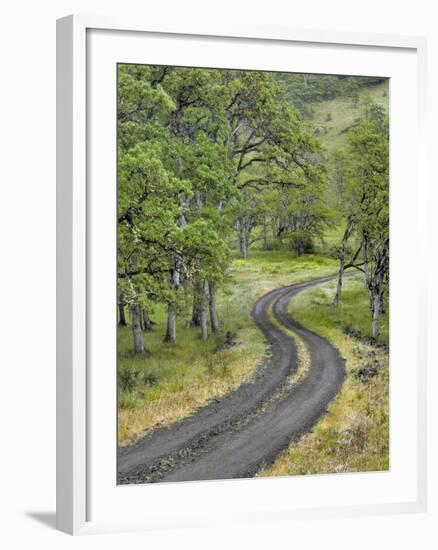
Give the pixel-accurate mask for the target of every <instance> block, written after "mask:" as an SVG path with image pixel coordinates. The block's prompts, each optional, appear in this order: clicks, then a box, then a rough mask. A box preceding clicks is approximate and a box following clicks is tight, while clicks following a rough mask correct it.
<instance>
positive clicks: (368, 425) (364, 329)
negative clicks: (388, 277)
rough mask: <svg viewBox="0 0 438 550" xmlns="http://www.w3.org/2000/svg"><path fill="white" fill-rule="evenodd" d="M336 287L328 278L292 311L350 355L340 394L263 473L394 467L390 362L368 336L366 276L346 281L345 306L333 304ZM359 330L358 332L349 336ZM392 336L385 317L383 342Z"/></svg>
mask: <svg viewBox="0 0 438 550" xmlns="http://www.w3.org/2000/svg"><path fill="white" fill-rule="evenodd" d="M334 291H335V287H334V284H333V283H327V284H325V285H321V286H320V287H317V288H312V289H308V290H306V291H304V292H302V293H300V294H299V295H298V296H297V297H296V298H295V299H294V300H293V301H292V303H291V305H290V308H291V313H293V315H294V317H295V318H296V319H297V320H299V321H300V322H301V323H302V324H303V325H304V326H306V327H308V328H310V329H312V330H314V331H315V332H317V333H319V334H321V335H322V336H324V337H325V338H327V339H328V340H329V341H331V342H332V343H333V344H334V345H335V347H336V348H337V349H338V350H339V351H340V353H341V355H342V356H343V357H344V358H345V360H346V369H347V376H346V379H345V382H344V384H343V387H342V389H341V392H340V394H339V395H338V397H337V398H336V400H335V401H333V402H332V403H331V404H330V405H329V407H328V411H327V413H326V414H325V415H324V416H323V417H322V419H321V420H320V421H319V422H318V423H317V424H316V426H315V427H314V428H313V430H312V431H311V432H309V433H308V434H306V435H305V436H303V437H302V438H301V439H300V440H299V441H298V442H296V443H292V444H291V445H290V446H289V448H288V449H287V451H286V452H285V453H283V455H282V456H281V457H280V458H279V459H278V460H277V461H276V462H275V463H274V464H273V466H272V467H270V468H268V469H265V470H263V471H262V472H261V473H260V474H259V475H261V476H274V475H275V476H285V475H296V474H321V473H333V472H354V471H381V470H387V469H388V467H389V364H388V352H387V351H386V348H385V347H383V346H374V345H372V344H370V343H369V342H368V341H367V339H368V337H369V312H368V302H367V294H366V290H365V288H364V286H363V280H362V277H355V278H353V279H348V280H346V281H345V290H344V299H343V305H342V306H341V307H340V308H339V309H337V308H333V306H332V305H331V302H332V300H333V295H334ZM352 330H354V331H355V334H356V335H357V337H352V336H351V335H350V333H351V331H352ZM387 338H388V328H387V318H384V319H383V320H382V342H383V343H386V342H387Z"/></svg>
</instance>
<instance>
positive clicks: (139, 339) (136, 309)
mask: <svg viewBox="0 0 438 550" xmlns="http://www.w3.org/2000/svg"><path fill="white" fill-rule="evenodd" d="M131 312H132V335H133V337H134V351H135V353H144V342H143V332H142V330H141V324H140V306H139V305H138V304H134V305H133V306H132V307H131Z"/></svg>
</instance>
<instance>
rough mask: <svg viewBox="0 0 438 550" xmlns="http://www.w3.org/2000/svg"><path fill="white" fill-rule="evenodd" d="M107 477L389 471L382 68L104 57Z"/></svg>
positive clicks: (385, 91)
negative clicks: (110, 441)
mask: <svg viewBox="0 0 438 550" xmlns="http://www.w3.org/2000/svg"><path fill="white" fill-rule="evenodd" d="M117 71H118V74H117V117H118V120H117V145H118V161H117V162H118V164H117V169H118V184H117V187H118V190H117V207H118V214H117V216H118V220H117V222H118V223H117V242H118V247H117V255H118V262H117V263H118V267H117V271H118V272H117V281H118V283H117V290H118V295H117V301H118V311H117V322H118V337H117V338H118V341H117V386H118V399H117V401H118V402H117V429H118V434H117V437H118V457H117V470H118V471H117V482H118V484H144V483H154V482H172V481H196V480H215V479H233V478H247V477H266V476H291V475H303V474H326V473H331V474H333V473H345V472H365V471H385V470H388V468H389V345H388V341H389V258H390V246H389V120H388V117H389V99H390V98H389V79H386V78H382V77H372V76H348V75H322V74H321V75H319V74H298V73H280V72H264V71H247V70H232V69H215V68H212V69H204V68H192V67H173V66H146V65H135V64H119V65H118V67H117Z"/></svg>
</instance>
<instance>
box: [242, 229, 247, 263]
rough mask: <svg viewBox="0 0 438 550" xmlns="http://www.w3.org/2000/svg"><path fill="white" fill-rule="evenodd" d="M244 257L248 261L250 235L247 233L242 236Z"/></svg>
mask: <svg viewBox="0 0 438 550" xmlns="http://www.w3.org/2000/svg"><path fill="white" fill-rule="evenodd" d="M242 256H243V258H244V259H245V260H247V259H248V235H247V233H246V231H245V232H244V233H243V236H242Z"/></svg>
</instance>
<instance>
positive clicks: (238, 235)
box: [236, 220, 243, 256]
mask: <svg viewBox="0 0 438 550" xmlns="http://www.w3.org/2000/svg"><path fill="white" fill-rule="evenodd" d="M236 240H237V250H238V251H239V254H240V255H241V256H243V248H242V230H241V223H240V220H237V221H236Z"/></svg>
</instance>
